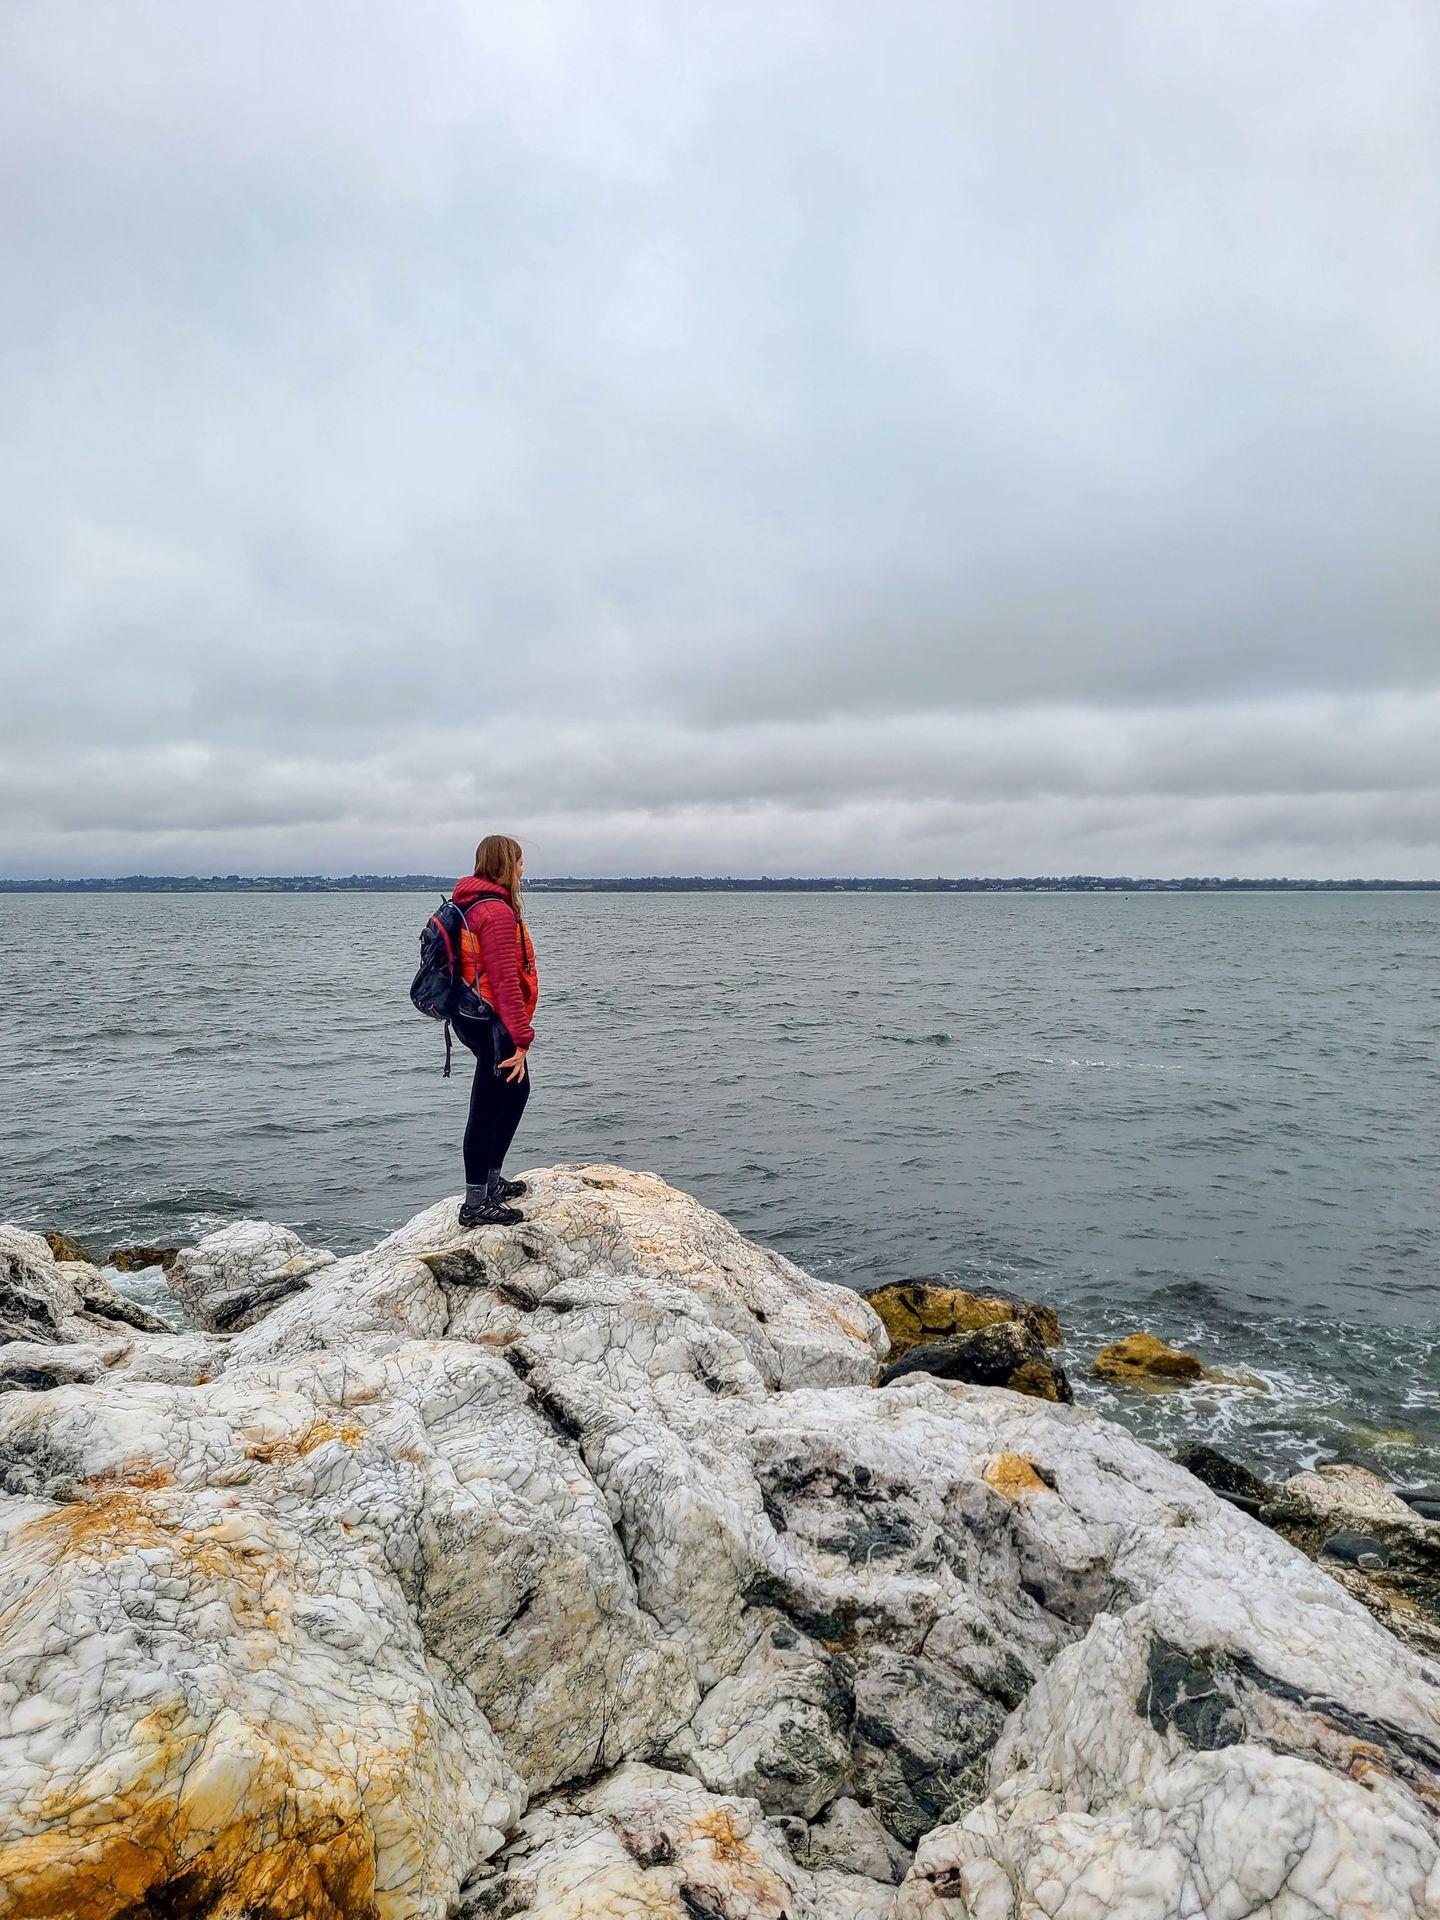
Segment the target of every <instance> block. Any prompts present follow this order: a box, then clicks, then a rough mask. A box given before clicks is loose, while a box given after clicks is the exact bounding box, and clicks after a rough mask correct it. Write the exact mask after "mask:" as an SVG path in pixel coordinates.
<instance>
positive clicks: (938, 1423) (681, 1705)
mask: <svg viewBox="0 0 1440 1920" xmlns="http://www.w3.org/2000/svg"><path fill="white" fill-rule="evenodd" d="M531 1181H532V1194H531V1197H530V1199H529V1200H528V1201H527V1203H526V1210H527V1213H528V1215H529V1218H528V1219H527V1220H526V1222H525V1224H524V1225H523V1226H521V1227H519V1228H515V1229H513V1230H505V1229H479V1230H477V1231H475V1232H472V1233H462V1232H461V1231H460V1230H459V1229H458V1227H457V1225H456V1221H455V1208H454V1203H453V1202H452V1203H447V1204H445V1205H442V1206H437V1207H435V1208H433V1209H431V1210H430V1211H429V1212H427V1213H424V1214H421V1215H420V1216H418V1217H417V1218H416V1219H415V1220H413V1221H411V1222H410V1223H409V1225H408V1226H406V1227H404V1228H402V1229H401V1230H400V1231H399V1232H398V1233H396V1234H393V1235H392V1236H391V1237H390V1238H389V1239H388V1240H386V1241H384V1242H382V1243H381V1244H380V1245H379V1246H378V1247H376V1248H374V1249H372V1250H371V1251H370V1252H368V1253H364V1254H360V1255H355V1256H352V1257H350V1258H347V1259H342V1260H339V1261H335V1262H333V1263H331V1264H329V1265H327V1266H326V1267H325V1268H324V1269H323V1270H317V1271H315V1272H314V1273H313V1274H312V1275H311V1276H309V1280H310V1284H309V1285H308V1286H307V1287H305V1288H304V1289H303V1290H301V1291H299V1292H296V1293H294V1294H292V1295H291V1296H289V1297H288V1298H285V1299H282V1300H280V1301H279V1302H278V1304H276V1305H274V1306H273V1307H272V1308H271V1310H270V1311H269V1312H267V1313H266V1314H265V1316H264V1317H263V1318H262V1319H259V1320H258V1321H255V1322H254V1323H253V1324H251V1325H249V1326H247V1327H245V1328H243V1329H241V1330H240V1331H237V1332H235V1333H233V1334H229V1335H221V1334H215V1333H211V1334H207V1335H203V1336H202V1335H194V1336H189V1337H188V1341H189V1343H191V1344H188V1345H187V1343H186V1340H185V1339H183V1338H177V1336H174V1335H170V1336H160V1335H153V1336H146V1335H140V1336H137V1339H136V1348H137V1357H136V1359H135V1360H133V1361H132V1362H130V1363H127V1364H126V1366H125V1367H124V1368H121V1369H113V1368H112V1369H110V1370H109V1371H107V1373H106V1375H105V1377H104V1378H103V1379H101V1380H99V1381H97V1382H96V1383H94V1384H91V1383H86V1382H79V1383H77V1384H68V1385H61V1386H57V1387H53V1388H50V1389H49V1390H45V1391H34V1392H24V1391H16V1392H12V1393H10V1394H8V1395H5V1396H4V1397H3V1398H0V1485H3V1487H4V1489H5V1492H6V1495H7V1498H5V1499H4V1500H3V1501H0V1528H3V1532H0V1607H3V1609H4V1615H3V1624H4V1632H3V1635H0V1920H21V1916H29V1915H36V1916H38V1915H40V1914H49V1915H58V1914H62V1913H63V1914H69V1915H74V1916H76V1920H101V1917H102V1916H105V1917H107V1920H108V1917H109V1916H115V1920H119V1916H121V1915H124V1916H126V1920H134V1917H136V1916H139V1915H141V1914H167V1913H168V1914H171V1915H181V1914H187V1915H189V1914H193V1915H197V1916H198V1915H212V1916H220V1915H225V1916H231V1915H233V1916H239V1915H240V1914H242V1913H252V1914H263V1915H265V1916H266V1920H301V1916H304V1917H305V1920H311V1916H313V1917H314V1920H361V1917H362V1916H364V1917H365V1920H448V1917H449V1916H451V1915H455V1914H464V1915H466V1916H468V1917H469V1920H480V1917H481V1916H492V1917H495V1920H499V1917H501V1916H503V1917H504V1920H521V1917H522V1916H529V1917H530V1920H600V1916H604V1915H609V1914H612V1913H613V1914H616V1915H635V1916H639V1915H642V1914H643V1915H647V1916H652V1917H653V1920H742V1917H743V1920H782V1916H786V1917H788V1920H916V1917H917V1916H924V1920H956V1917H957V1916H962V1915H963V1916H966V1917H967V1920H1034V1917H1035V1916H1038V1915H1040V1914H1042V1913H1043V1914H1047V1915H1065V1916H1067V1920H1069V1917H1070V1916H1075V1917H1076V1920H1084V1917H1085V1916H1088V1915H1091V1914H1094V1915H1097V1916H1098V1915H1100V1914H1106V1915H1114V1916H1117V1917H1118V1920H1182V1916H1184V1917H1185V1920H1188V1917H1189V1916H1191V1915H1196V1914H1200V1913H1215V1914H1217V1915H1218V1914H1222V1913H1229V1914H1233V1915H1236V1916H1239V1915H1246V1916H1254V1917H1255V1920H1260V1917H1261V1916H1269V1920H1302V1917H1303V1920H1317V1916H1318V1917H1319V1920H1361V1916H1364V1920H1421V1916H1423V1915H1428V1914H1430V1913H1431V1912H1432V1911H1433V1905H1434V1901H1435V1899H1436V1896H1437V1894H1440V1840H1437V1830H1436V1822H1435V1807H1436V1804H1437V1800H1436V1796H1437V1795H1440V1668H1437V1667H1435V1666H1434V1665H1433V1664H1431V1663H1428V1662H1426V1661H1424V1660H1423V1659H1421V1658H1419V1657H1418V1656H1417V1655H1416V1654H1415V1653H1414V1652H1413V1651H1411V1650H1408V1649H1407V1648H1405V1647H1404V1646H1402V1645H1400V1644H1399V1642H1397V1641H1396V1639H1395V1638H1394V1637H1393V1636H1392V1635H1391V1634H1389V1633H1388V1632H1386V1631H1385V1629H1384V1628H1383V1627H1382V1626H1381V1625H1380V1624H1379V1623H1377V1621H1376V1620H1374V1619H1373V1618H1372V1617H1371V1615H1370V1614H1369V1613H1368V1612H1367V1611H1366V1610H1365V1609H1364V1608H1363V1607H1362V1606H1361V1605H1359V1604H1358V1603H1357V1602H1356V1601H1355V1600H1354V1599H1353V1598H1352V1597H1351V1596H1350V1595H1349V1594H1347V1593H1346V1592H1345V1591H1344V1590H1343V1588H1342V1587H1341V1586H1340V1585H1339V1584H1337V1583H1336V1582H1335V1581H1333V1580H1331V1579H1329V1578H1327V1577H1325V1576H1324V1575H1322V1574H1321V1573H1320V1572H1319V1571H1318V1569H1317V1568H1316V1567H1314V1566H1312V1565H1311V1563H1310V1562H1309V1561H1308V1560H1307V1559H1306V1558H1305V1557H1304V1555H1303V1554H1301V1553H1300V1552H1299V1551H1298V1550H1297V1549H1295V1548H1294V1547H1292V1546H1290V1545H1289V1544H1287V1543H1286V1542H1285V1541H1283V1540H1282V1539H1280V1538H1279V1537H1278V1536H1277V1535H1276V1534H1274V1533H1272V1532H1269V1531H1268V1530H1266V1529H1265V1528H1263V1527H1261V1526H1259V1525H1257V1524H1256V1523H1255V1522H1254V1521H1252V1520H1251V1519H1250V1518H1248V1517H1247V1516H1246V1515H1244V1514H1243V1513H1239V1512H1237V1511H1235V1510H1234V1509H1233V1508H1231V1507H1229V1506H1227V1505H1225V1504H1224V1503H1223V1502H1222V1501H1220V1500H1218V1499H1217V1498H1216V1497H1215V1496H1214V1495H1212V1494H1211V1493H1210V1492H1209V1491H1208V1490H1207V1489H1206V1488H1205V1487H1204V1486H1202V1485H1201V1484H1200V1483H1199V1482H1198V1481H1197V1480H1196V1479H1195V1478H1194V1477H1193V1476H1191V1475H1190V1474H1188V1473H1186V1472H1185V1471H1184V1470H1183V1469H1182V1468H1180V1467H1178V1466H1177V1465H1175V1464H1174V1463H1173V1462H1170V1461H1166V1460H1163V1459H1161V1458H1160V1457H1159V1456H1157V1455H1156V1454H1154V1453H1152V1452H1150V1451H1149V1450H1148V1449H1146V1448H1145V1447H1143V1446H1142V1445H1141V1444H1140V1443H1139V1442H1137V1441H1135V1440H1134V1439H1132V1438H1130V1437H1129V1436H1128V1435H1126V1434H1124V1433H1123V1432H1121V1431H1120V1430H1119V1429H1117V1428H1115V1427H1114V1426H1111V1425H1109V1424H1108V1423H1106V1422H1105V1421H1103V1420H1101V1419H1099V1418H1097V1417H1095V1416H1093V1415H1090V1414H1087V1413H1084V1412H1081V1411H1079V1410H1077V1409H1075V1408H1073V1407H1068V1406H1061V1405H1056V1404H1047V1403H1044V1402H1042V1401H1039V1400H1035V1399H1032V1398H1027V1397H1023V1396H1021V1395H1018V1394H1015V1393H1012V1392H1006V1391H1002V1390H998V1389H995V1388H986V1387H975V1386H969V1385H964V1384H960V1383H956V1382H947V1381H941V1380H937V1379H935V1378H934V1377H931V1376H927V1375H924V1374H917V1375H915V1376H914V1377H913V1378H910V1379H901V1380H897V1381H895V1382H894V1383H893V1384H892V1385H891V1386H889V1387H887V1388H886V1389H885V1390H884V1391H883V1392H877V1391H876V1390H875V1388H874V1386H873V1385H872V1384H871V1383H872V1381H873V1379H874V1376H875V1373H876V1370H877V1366H878V1363H879V1362H880V1361H881V1360H882V1358H883V1357H884V1354H885V1351H886V1339H885V1335H884V1332H883V1329H882V1327H881V1324H880V1322H879V1320H878V1319H877V1318H876V1316H875V1315H874V1314H873V1313H872V1312H871V1311H870V1309H869V1308H868V1307H867V1306H866V1304H865V1303H864V1302H863V1301H862V1300H860V1299H858V1298H857V1297H856V1296H855V1295H853V1294H850V1293H847V1292H846V1291H844V1290H843V1289H840V1288H835V1287H829V1286H825V1285H823V1284H821V1283H820V1282H818V1281H816V1280H814V1279H812V1278H810V1277H809V1276H808V1275H806V1274H804V1273H803V1272H801V1271H800V1270H799V1269H798V1268H796V1267H794V1266H793V1265H792V1264H791V1263H790V1262H788V1261H786V1260H784V1259H782V1258H781V1257H780V1256H778V1255H776V1254H773V1253H769V1252H766V1251H764V1250H762V1249H760V1248H757V1247H754V1246H751V1245H749V1244H747V1243H746V1242H745V1241H744V1240H742V1239H741V1238H740V1236H739V1235H738V1234H736V1233H735V1232H734V1230H733V1229H732V1228H730V1227H729V1226H728V1225H727V1224H726V1223H725V1222H724V1221H723V1220H721V1219H720V1218H719V1217H718V1216H716V1215H714V1214H712V1213H709V1212H707V1211H706V1210H705V1209H704V1208H702V1207H700V1206H698V1205H697V1204H696V1203H695V1202H694V1201H693V1200H690V1199H688V1198H687V1197H686V1196H684V1195H683V1194H679V1193H676V1192H675V1191H674V1190H673V1189H671V1188H669V1187H667V1186H665V1185H664V1183H663V1182H661V1181H659V1180H657V1179H655V1178H654V1177H653V1176H650V1175H638V1174H627V1173H624V1172H622V1171H621V1170H619V1169H616V1168H608V1167H585V1168H557V1169H553V1170H551V1171H548V1172H544V1173H540V1174H537V1175H532V1176H531ZM194 1343H203V1344H194ZM145 1347H149V1348H153V1349H154V1352H155V1355H156V1359H155V1362H154V1366H155V1367H156V1368H160V1369H162V1370H168V1377H166V1378H164V1379H157V1378H147V1377H145V1372H146V1367H145V1363H144V1362H143V1361H142V1360H140V1359H139V1357H138V1353H139V1349H141V1348H145ZM162 1353H163V1354H164V1355H165V1356H166V1357H165V1358H164V1360H163V1361H162V1360H161V1359H160V1357H159V1356H160V1355H161V1354H162ZM186 1365H188V1366H189V1367H190V1369H191V1375H190V1377H189V1378H188V1379H186V1378H184V1377H181V1376H182V1375H183V1372H184V1368H185V1367H186ZM202 1371H203V1372H208V1373H210V1374H211V1375H212V1377H210V1378H208V1379H206V1380H203V1381H202V1380H200V1379H198V1377H197V1376H198V1375H199V1374H200V1373H201V1372H202ZM1337 1648H1343V1649H1344V1657H1343V1659H1337V1658H1336V1650H1337ZM912 1854H913V1864H912Z"/></svg>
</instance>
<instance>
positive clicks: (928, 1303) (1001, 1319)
mask: <svg viewBox="0 0 1440 1920" xmlns="http://www.w3.org/2000/svg"><path fill="white" fill-rule="evenodd" d="M864 1298H865V1299H866V1300H867V1301H868V1302H869V1304H870V1305H871V1306H872V1307H873V1308H874V1310H875V1312H876V1313H878V1314H879V1316H880V1318H881V1320H882V1321H883V1323H884V1326H885V1331H886V1333H887V1334H888V1335H889V1336H890V1357H891V1359H892V1360H898V1359H899V1358H900V1357H901V1355H902V1354H905V1353H908V1352H909V1350H910V1349H911V1348H912V1347H917V1346H921V1345H923V1344H924V1343H925V1342H926V1341H930V1340H944V1339H949V1338H953V1337H954V1336H955V1335H957V1334H964V1333H975V1332H977V1331H978V1330H979V1329H980V1328H982V1327H993V1326H998V1325H1001V1324H1002V1323H1005V1322H1012V1321H1013V1322H1017V1323H1018V1324H1019V1325H1020V1326H1022V1327H1025V1328H1026V1329H1027V1330H1028V1331H1029V1333H1030V1334H1031V1335H1032V1336H1033V1338H1034V1339H1036V1340H1037V1341H1039V1343H1040V1345H1041V1346H1048V1347H1054V1346H1058V1345H1059V1344H1060V1340H1061V1332H1060V1321H1059V1318H1058V1316H1057V1315H1056V1313H1055V1310H1054V1308H1053V1307H1046V1306H1037V1305H1034V1304H1032V1303H1031V1302H1029V1301H1025V1300H1017V1299H1014V1298H1012V1297H1010V1296H1008V1295H1005V1294H986V1293H971V1292H969V1291H968V1290H967V1289H966V1288H964V1287H952V1286H947V1285H945V1284H944V1283H943V1282H942V1281H938V1280H887V1281H882V1282H881V1283H880V1284H879V1285H877V1286H873V1287H869V1288H866V1289H865V1290H864Z"/></svg>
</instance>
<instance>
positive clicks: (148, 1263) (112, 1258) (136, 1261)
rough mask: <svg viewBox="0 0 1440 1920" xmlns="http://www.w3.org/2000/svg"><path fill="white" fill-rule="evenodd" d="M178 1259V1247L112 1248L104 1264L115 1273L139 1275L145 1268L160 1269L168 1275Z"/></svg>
mask: <svg viewBox="0 0 1440 1920" xmlns="http://www.w3.org/2000/svg"><path fill="white" fill-rule="evenodd" d="M179 1258H180V1249H179V1248H178V1247H145V1246H133V1247H112V1248H111V1250H110V1253H109V1256H108V1258H107V1261H106V1264H107V1265H108V1266H112V1267H114V1269H115V1271H116V1272H117V1273H140V1272H143V1270H144V1269H145V1268H146V1267H161V1268H163V1269H164V1271H165V1272H166V1273H169V1271H170V1269H171V1268H172V1267H173V1266H174V1264H175V1262H176V1261H177V1260H178V1259H179Z"/></svg>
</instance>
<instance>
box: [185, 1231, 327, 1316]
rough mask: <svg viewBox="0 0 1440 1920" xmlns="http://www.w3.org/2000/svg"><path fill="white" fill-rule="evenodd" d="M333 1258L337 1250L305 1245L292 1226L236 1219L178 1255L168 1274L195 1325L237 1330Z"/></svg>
mask: <svg viewBox="0 0 1440 1920" xmlns="http://www.w3.org/2000/svg"><path fill="white" fill-rule="evenodd" d="M334 1260H335V1256H334V1254H333V1253H326V1252H319V1251H316V1250H315V1249H314V1248H312V1247H307V1246H306V1245H305V1243H304V1241H303V1240H301V1238H300V1237H299V1235H298V1234H294V1233H292V1232H291V1231H290V1229H289V1228H288V1227H272V1226H271V1225H270V1224H269V1222H268V1221H265V1220H237V1221H236V1222H235V1224H234V1225H233V1226H229V1227H222V1228H221V1229H220V1230H219V1231H218V1232H217V1233H207V1234H206V1236H205V1238H204V1239H203V1240H199V1241H197V1242H196V1244H195V1245H194V1246H193V1247H187V1248H186V1249H185V1250H184V1252H183V1253H180V1254H178V1255H177V1256H176V1258H175V1259H174V1261H173V1262H172V1264H171V1265H170V1267H169V1268H168V1269H167V1271H166V1278H167V1280H168V1281H169V1282H170V1287H171V1291H172V1292H173V1293H174V1295H175V1297H176V1299H177V1300H178V1301H179V1302H180V1304H181V1306H182V1307H183V1308H184V1309H185V1312H186V1313H187V1314H188V1315H189V1317H190V1319H191V1320H192V1321H193V1322H194V1324H195V1325H196V1326H197V1327H204V1328H206V1329H208V1330H209V1331H211V1332H213V1333H238V1332H240V1331H241V1330H242V1329H243V1328H245V1327H251V1326H254V1324H255V1323H256V1321H257V1320H262V1319H263V1318H264V1317H265V1315H266V1314H267V1313H269V1312H270V1311H271V1310H272V1309H273V1308H275V1307H277V1306H279V1304H280V1302H281V1301H282V1300H284V1299H286V1298H288V1297H289V1295H291V1294H292V1293H299V1292H301V1291H302V1290H303V1289H304V1288H306V1287H307V1286H308V1285H309V1283H310V1278H311V1276H312V1275H313V1274H316V1273H318V1272H320V1270H321V1269H322V1268H323V1267H327V1266H330V1265H332V1264H333V1263H334Z"/></svg>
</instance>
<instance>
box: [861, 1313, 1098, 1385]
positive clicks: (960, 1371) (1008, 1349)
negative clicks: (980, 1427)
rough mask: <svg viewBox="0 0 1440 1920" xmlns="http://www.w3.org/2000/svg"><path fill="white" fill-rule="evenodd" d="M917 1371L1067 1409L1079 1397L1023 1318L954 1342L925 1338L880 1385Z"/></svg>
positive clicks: (886, 1372)
mask: <svg viewBox="0 0 1440 1920" xmlns="http://www.w3.org/2000/svg"><path fill="white" fill-rule="evenodd" d="M917 1373H928V1374H932V1375H933V1376H934V1377H935V1378H936V1379H937V1380H961V1381H964V1382H966V1383H967V1384H968V1385H970V1386H974V1387H1008V1388H1009V1389H1010V1391H1011V1392H1012V1393H1029V1394H1033V1395H1034V1397H1035V1398H1036V1399H1037V1400H1055V1401H1063V1402H1065V1403H1066V1404H1067V1405H1068V1404H1069V1403H1070V1402H1071V1401H1073V1400H1074V1398H1075V1395H1074V1392H1073V1391H1072V1389H1071V1386H1070V1382H1069V1380H1068V1379H1067V1378H1066V1376H1065V1371H1064V1369H1063V1368H1062V1367H1061V1366H1060V1365H1059V1364H1058V1362H1056V1361H1054V1360H1052V1359H1051V1358H1050V1355H1049V1354H1048V1353H1047V1352H1046V1351H1045V1349H1044V1347H1043V1346H1042V1345H1041V1344H1040V1342H1039V1341H1038V1340H1037V1339H1036V1338H1035V1335H1034V1334H1033V1333H1032V1332H1031V1330H1030V1328H1029V1327H1028V1326H1027V1325H1026V1324H1025V1322H1024V1321H1021V1320H1001V1321H997V1322H996V1323H995V1324H994V1325H993V1326H989V1327H980V1328H977V1330H976V1331H975V1332H974V1333H962V1334H960V1335H959V1336H958V1337H957V1338H955V1339H953V1340H927V1341H926V1342H925V1343H924V1344H923V1345H920V1346H913V1347H911V1348H910V1349H909V1351H908V1352H906V1353H905V1354H903V1355H902V1356H901V1358H900V1359H898V1360H896V1361H895V1362H893V1364H892V1365H890V1366H888V1367H886V1368H885V1370H884V1372H883V1373H882V1374H881V1376H880V1384H881V1386H886V1387H888V1386H890V1385H891V1384H892V1383H893V1382H894V1381H896V1380H904V1379H908V1378H910V1377H911V1376H912V1375H914V1374H917Z"/></svg>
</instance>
